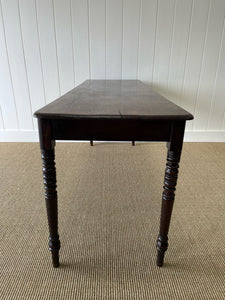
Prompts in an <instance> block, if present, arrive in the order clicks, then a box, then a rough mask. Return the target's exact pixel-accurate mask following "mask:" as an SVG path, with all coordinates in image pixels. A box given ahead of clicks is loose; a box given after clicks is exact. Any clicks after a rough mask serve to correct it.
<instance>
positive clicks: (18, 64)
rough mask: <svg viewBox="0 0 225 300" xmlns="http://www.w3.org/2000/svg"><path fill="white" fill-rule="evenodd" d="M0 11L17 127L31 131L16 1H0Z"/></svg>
mask: <svg viewBox="0 0 225 300" xmlns="http://www.w3.org/2000/svg"><path fill="white" fill-rule="evenodd" d="M2 10H3V20H4V24H5V33H6V43H7V49H8V55H9V63H10V69H11V74H12V82H13V88H14V94H15V100H16V107H17V114H18V120H19V126H20V129H23V130H31V129H33V118H32V113H31V102H30V95H29V87H28V82H27V70H26V65H25V60H24V49H23V42H22V37H21V26H20V16H19V10H18V3H17V1H16V0H12V1H7V0H4V1H2Z"/></svg>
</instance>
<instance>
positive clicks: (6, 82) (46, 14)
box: [0, 0, 225, 142]
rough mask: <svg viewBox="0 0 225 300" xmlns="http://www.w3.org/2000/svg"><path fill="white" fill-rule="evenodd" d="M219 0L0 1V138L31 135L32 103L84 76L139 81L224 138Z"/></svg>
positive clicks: (224, 43) (223, 23)
mask: <svg viewBox="0 0 225 300" xmlns="http://www.w3.org/2000/svg"><path fill="white" fill-rule="evenodd" d="M224 35H225V1H224V0H0V141H38V134H37V120H36V119H34V118H33V116H32V114H33V112H34V111H35V110H37V109H38V108H40V107H42V106H44V105H45V104H46V103H49V102H51V101H53V100H54V99H56V98H57V97H58V96H60V95H62V94H64V93H66V92H67V91H68V90H70V89H71V88H73V87H74V86H76V85H78V84H80V83H81V82H83V81H84V80H86V79H89V78H91V79H105V78H106V79H121V78H122V79H140V80H142V81H144V82H146V83H147V84H149V85H151V86H152V87H153V88H154V89H155V90H156V91H158V92H160V93H161V94H163V95H165V96H167V97H168V98H169V99H170V100H171V101H173V102H174V103H176V104H178V105H180V106H182V107H183V108H185V109H186V110H188V111H190V112H191V113H193V114H194V116H195V119H194V121H191V122H188V123H187V127H186V134H185V140H186V141H222V142H225V38H224Z"/></svg>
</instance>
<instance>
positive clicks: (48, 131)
mask: <svg viewBox="0 0 225 300" xmlns="http://www.w3.org/2000/svg"><path fill="white" fill-rule="evenodd" d="M34 115H35V117H37V118H38V124H39V138H40V147H41V153H42V161H43V177H44V187H45V199H46V207H47V214H48V224H49V232H50V237H49V249H50V250H51V252H52V259H53V266H54V267H58V265H59V249H60V241H59V235H58V212H57V191H56V169H55V153H54V146H55V140H91V141H92V140H105V141H165V142H167V148H168V153H167V164H166V170H165V179H164V187H163V196H162V208H161V220H160V230H159V236H158V239H157V250H158V255H157V265H158V266H162V265H163V260H164V254H165V251H166V250H167V247H168V237H167V236H168V231H169V224H170V219H171V213H172V208H173V202H174V195H175V194H174V192H175V187H176V182H177V176H178V167H179V161H180V156H181V150H182V144H183V135H184V129H185V123H186V120H191V119H193V116H192V115H191V114H190V113H188V112H187V111H185V110H184V109H182V108H180V107H179V106H177V105H175V104H173V103H172V102H170V101H169V100H167V99H166V98H164V97H163V96H161V95H159V94H157V93H156V92H154V91H153V90H152V89H151V88H150V87H149V86H148V85H145V84H144V83H142V82H141V81H138V80H87V81H85V82H84V83H83V84H81V85H80V86H78V87H76V88H74V89H73V90H71V91H70V92H68V93H67V94H65V95H63V96H62V97H60V98H59V99H57V100H55V101H53V102H52V103H50V104H48V105H46V106H45V107H43V108H41V109H40V110H38V111H37V112H36V113H35V114H34Z"/></svg>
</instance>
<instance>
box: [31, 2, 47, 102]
mask: <svg viewBox="0 0 225 300" xmlns="http://www.w3.org/2000/svg"><path fill="white" fill-rule="evenodd" d="M34 9H35V16H36V25H37V38H38V48H39V55H40V64H41V77H42V85H43V92H44V99H45V105H46V104H47V101H46V91H45V82H44V72H43V62H42V54H41V44H40V31H39V24H38V15H37V0H34Z"/></svg>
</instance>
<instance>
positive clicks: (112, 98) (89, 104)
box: [34, 80, 193, 120]
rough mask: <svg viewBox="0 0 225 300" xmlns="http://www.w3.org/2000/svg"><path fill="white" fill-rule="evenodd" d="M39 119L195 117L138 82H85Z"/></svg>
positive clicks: (42, 111) (39, 114) (37, 114)
mask: <svg viewBox="0 0 225 300" xmlns="http://www.w3.org/2000/svg"><path fill="white" fill-rule="evenodd" d="M34 116H35V117H38V118H50V119H78V118H79V119H80V118H98V119H101V118H110V119H114V118H115V119H118V118H125V119H126V118H127V119H135V118H138V119H149V120H162V119H166V120H191V119H193V116H192V115H191V114H190V113H189V112H187V111H185V110H184V109H182V108H181V107H179V106H177V105H176V104H174V103H172V102H171V101H169V100H168V99H166V98H165V97H163V96H161V95H160V94H158V93H156V92H155V91H154V90H153V89H152V88H151V87H150V86H149V85H147V84H144V83H143V82H141V81H139V80H86V81H85V82H84V83H82V84H81V85H79V86H77V87H76V88H74V89H72V90H71V91H69V92H68V93H66V94H65V95H63V96H61V97H60V98H58V99H57V100H55V101H53V102H51V103H50V104H48V105H46V106H44V107H43V108H41V109H39V110H38V111H36V112H35V114H34Z"/></svg>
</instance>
